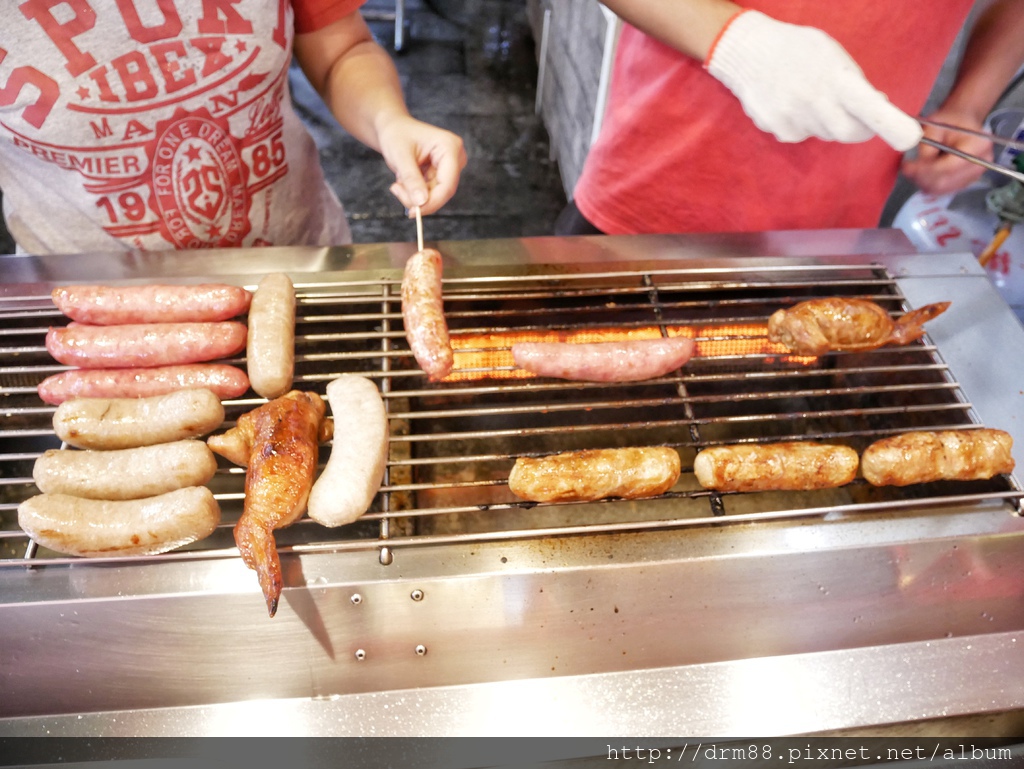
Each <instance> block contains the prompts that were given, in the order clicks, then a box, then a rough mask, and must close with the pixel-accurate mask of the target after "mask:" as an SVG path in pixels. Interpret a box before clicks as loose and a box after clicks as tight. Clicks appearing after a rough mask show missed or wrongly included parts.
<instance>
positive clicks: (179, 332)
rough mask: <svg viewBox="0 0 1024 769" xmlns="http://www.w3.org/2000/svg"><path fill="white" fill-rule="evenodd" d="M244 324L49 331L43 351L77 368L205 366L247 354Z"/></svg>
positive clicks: (136, 325)
mask: <svg viewBox="0 0 1024 769" xmlns="http://www.w3.org/2000/svg"><path fill="white" fill-rule="evenodd" d="M246 333H247V331H246V327H245V324H243V323H239V322H237V321H221V322H219V323H134V324H130V325H126V326H88V325H84V324H82V323H71V324H70V325H68V326H67V327H65V328H51V329H50V330H49V331H48V332H47V334H46V350H47V352H49V353H50V355H52V356H53V357H54V359H55V360H56V361H58V362H59V363H63V364H64V365H65V366H78V367H79V368H136V367H141V368H151V367H153V366H177V365H182V364H186V363H203V362H206V361H211V360H219V359H221V358H227V357H229V356H231V355H234V354H235V353H238V352H241V351H242V350H243V349H245V338H246Z"/></svg>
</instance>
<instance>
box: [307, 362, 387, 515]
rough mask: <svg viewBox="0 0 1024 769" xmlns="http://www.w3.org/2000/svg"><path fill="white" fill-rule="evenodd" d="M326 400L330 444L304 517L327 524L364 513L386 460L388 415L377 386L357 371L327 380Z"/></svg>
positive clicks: (379, 483) (371, 500)
mask: <svg viewBox="0 0 1024 769" xmlns="http://www.w3.org/2000/svg"><path fill="white" fill-rule="evenodd" d="M327 400H328V402H329V403H330V404H331V413H332V414H333V415H334V445H333V448H332V449H331V455H330V457H328V459H327V465H326V466H325V467H324V470H323V472H322V473H321V474H320V477H319V478H318V479H317V480H316V483H314V484H313V490H312V491H311V492H310V494H309V517H310V518H312V519H313V520H314V521H316V522H317V523H320V524H322V525H324V526H332V527H333V526H343V525H345V524H346V523H351V522H352V521H354V520H356V519H357V518H358V517H359V516H361V515H362V514H363V513H365V512H366V511H367V509H368V508H369V507H370V503H372V502H373V498H374V496H376V494H377V491H378V490H379V489H380V485H381V481H382V480H383V479H384V468H385V465H386V464H387V460H388V417H387V412H386V411H385V410H384V401H383V400H382V399H381V397H380V391H379V390H378V389H377V386H376V385H375V384H374V383H373V382H372V381H371V380H369V379H367V378H366V377H362V376H359V375H357V374H343V375H342V376H340V377H338V378H337V379H335V380H333V381H332V382H331V383H330V384H328V385H327Z"/></svg>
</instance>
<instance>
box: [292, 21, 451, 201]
mask: <svg viewBox="0 0 1024 769" xmlns="http://www.w3.org/2000/svg"><path fill="white" fill-rule="evenodd" d="M294 53H295V59H296V61H297V62H298V63H299V66H301V67H302V71H303V72H304V73H305V74H306V77H307V78H308V79H309V82H310V83H311V84H312V85H313V87H314V88H315V89H316V90H317V92H318V93H319V94H320V96H321V97H322V98H323V100H324V102H325V103H326V104H327V106H328V107H330V109H331V112H332V113H333V114H334V116H335V117H336V118H337V119H338V122H339V123H340V124H341V126H342V127H343V128H344V129H345V130H346V131H348V132H349V133H350V134H352V136H354V137H355V138H356V139H358V140H359V141H361V142H363V143H364V144H366V145H367V146H368V147H371V148H373V149H375V150H377V151H378V152H380V153H381V155H382V156H383V157H384V161H385V162H386V163H387V165H388V168H390V169H391V170H392V171H394V173H395V179H396V181H395V184H394V185H392V187H391V191H392V193H393V194H394V195H395V197H397V198H398V199H399V200H400V201H401V202H402V204H403V205H404V206H405V207H406V208H412V207H414V206H417V205H419V206H421V207H422V211H423V213H425V214H430V213H433V212H434V211H436V210H438V209H439V208H440V207H441V206H442V205H444V204H445V203H446V202H447V201H448V200H449V199H450V198H451V197H452V195H454V194H455V189H456V187H457V186H458V180H459V175H460V173H461V171H462V168H463V167H464V166H465V164H466V153H465V149H464V148H463V145H462V140H461V139H460V138H459V137H458V136H456V135H455V134H453V133H451V132H450V131H446V130H444V129H441V128H438V127H436V126H432V125H429V124H428V123H423V122H422V121H419V120H416V119H415V118H413V117H412V115H410V114H409V110H408V108H407V107H406V104H405V98H404V96H403V94H402V87H401V83H400V82H399V79H398V71H397V70H396V69H395V65H394V62H393V61H392V60H391V57H390V55H389V54H388V52H387V51H385V50H384V49H383V48H381V47H380V46H379V45H378V44H377V43H376V42H375V41H374V39H373V35H372V34H371V32H370V30H369V28H368V27H367V26H366V22H365V21H363V18H362V16H361V15H360V14H359V13H358V12H355V13H352V14H350V15H348V16H346V17H344V18H342V19H339V20H338V21H336V22H334V23H333V24H330V25H328V26H327V27H325V28H323V29H320V30H317V31H316V32H311V33H308V34H302V35H296V36H295V45H294Z"/></svg>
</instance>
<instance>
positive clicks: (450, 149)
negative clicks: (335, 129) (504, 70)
mask: <svg viewBox="0 0 1024 769" xmlns="http://www.w3.org/2000/svg"><path fill="white" fill-rule="evenodd" d="M379 137H380V147H381V154H382V155H383V156H384V162H385V163H387V165H388V168H390V169H391V170H392V171H394V173H395V183H394V184H392V185H391V188H390V189H391V194H392V195H394V196H395V197H396V198H398V200H399V201H400V202H401V203H402V205H403V206H405V207H406V209H408V210H409V211H410V214H409V215H410V216H413V215H415V214H414V213H413V209H415V208H416V207H417V206H419V208H420V212H421V213H422V214H432V213H434V212H435V211H437V210H438V209H440V208H441V206H443V205H444V204H445V203H447V202H448V201H449V200H451V197H452V195H454V194H455V190H456V188H457V187H458V185H459V176H460V175H461V173H462V169H463V168H465V167H466V149H465V147H464V146H463V144H462V139H461V138H459V137H458V136H457V135H456V134H454V133H452V132H451V131H446V130H445V129H443V128H438V127H437V126H433V125H430V124H429V123H424V122H422V121H420V120H416V119H415V118H413V117H409V116H399V117H396V118H394V119H392V120H391V121H390V122H389V123H388V124H387V125H386V126H385V127H383V128H382V129H381V130H380V133H379Z"/></svg>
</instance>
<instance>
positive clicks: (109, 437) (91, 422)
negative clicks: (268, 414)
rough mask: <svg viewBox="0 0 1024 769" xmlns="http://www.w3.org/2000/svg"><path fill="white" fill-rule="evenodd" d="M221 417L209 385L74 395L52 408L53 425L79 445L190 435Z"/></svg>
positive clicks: (145, 442)
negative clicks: (140, 393) (147, 394)
mask: <svg viewBox="0 0 1024 769" xmlns="http://www.w3.org/2000/svg"><path fill="white" fill-rule="evenodd" d="M223 421H224V406H223V404H221V402H220V399H219V398H218V397H217V396H216V395H214V394H213V393H212V392H210V391H209V390H179V391H178V392H173V393H168V394H167V395H156V396H154V397H152V398H75V399H74V400H70V401H65V402H64V403H62V404H61V405H59V406H58V407H57V410H56V411H54V413H53V431H54V432H55V433H56V434H57V437H58V438H60V439H61V440H62V441H64V442H65V443H69V444H70V445H72V446H76V447H78V448H81V449H130V448H135V447H137V446H152V445H154V444H157V443H170V442H171V441H180V440H185V439H186V438H196V437H198V436H200V435H206V433H209V432H212V431H213V430H215V429H216V428H218V427H219V426H220V425H221V423H222V422H223Z"/></svg>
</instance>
